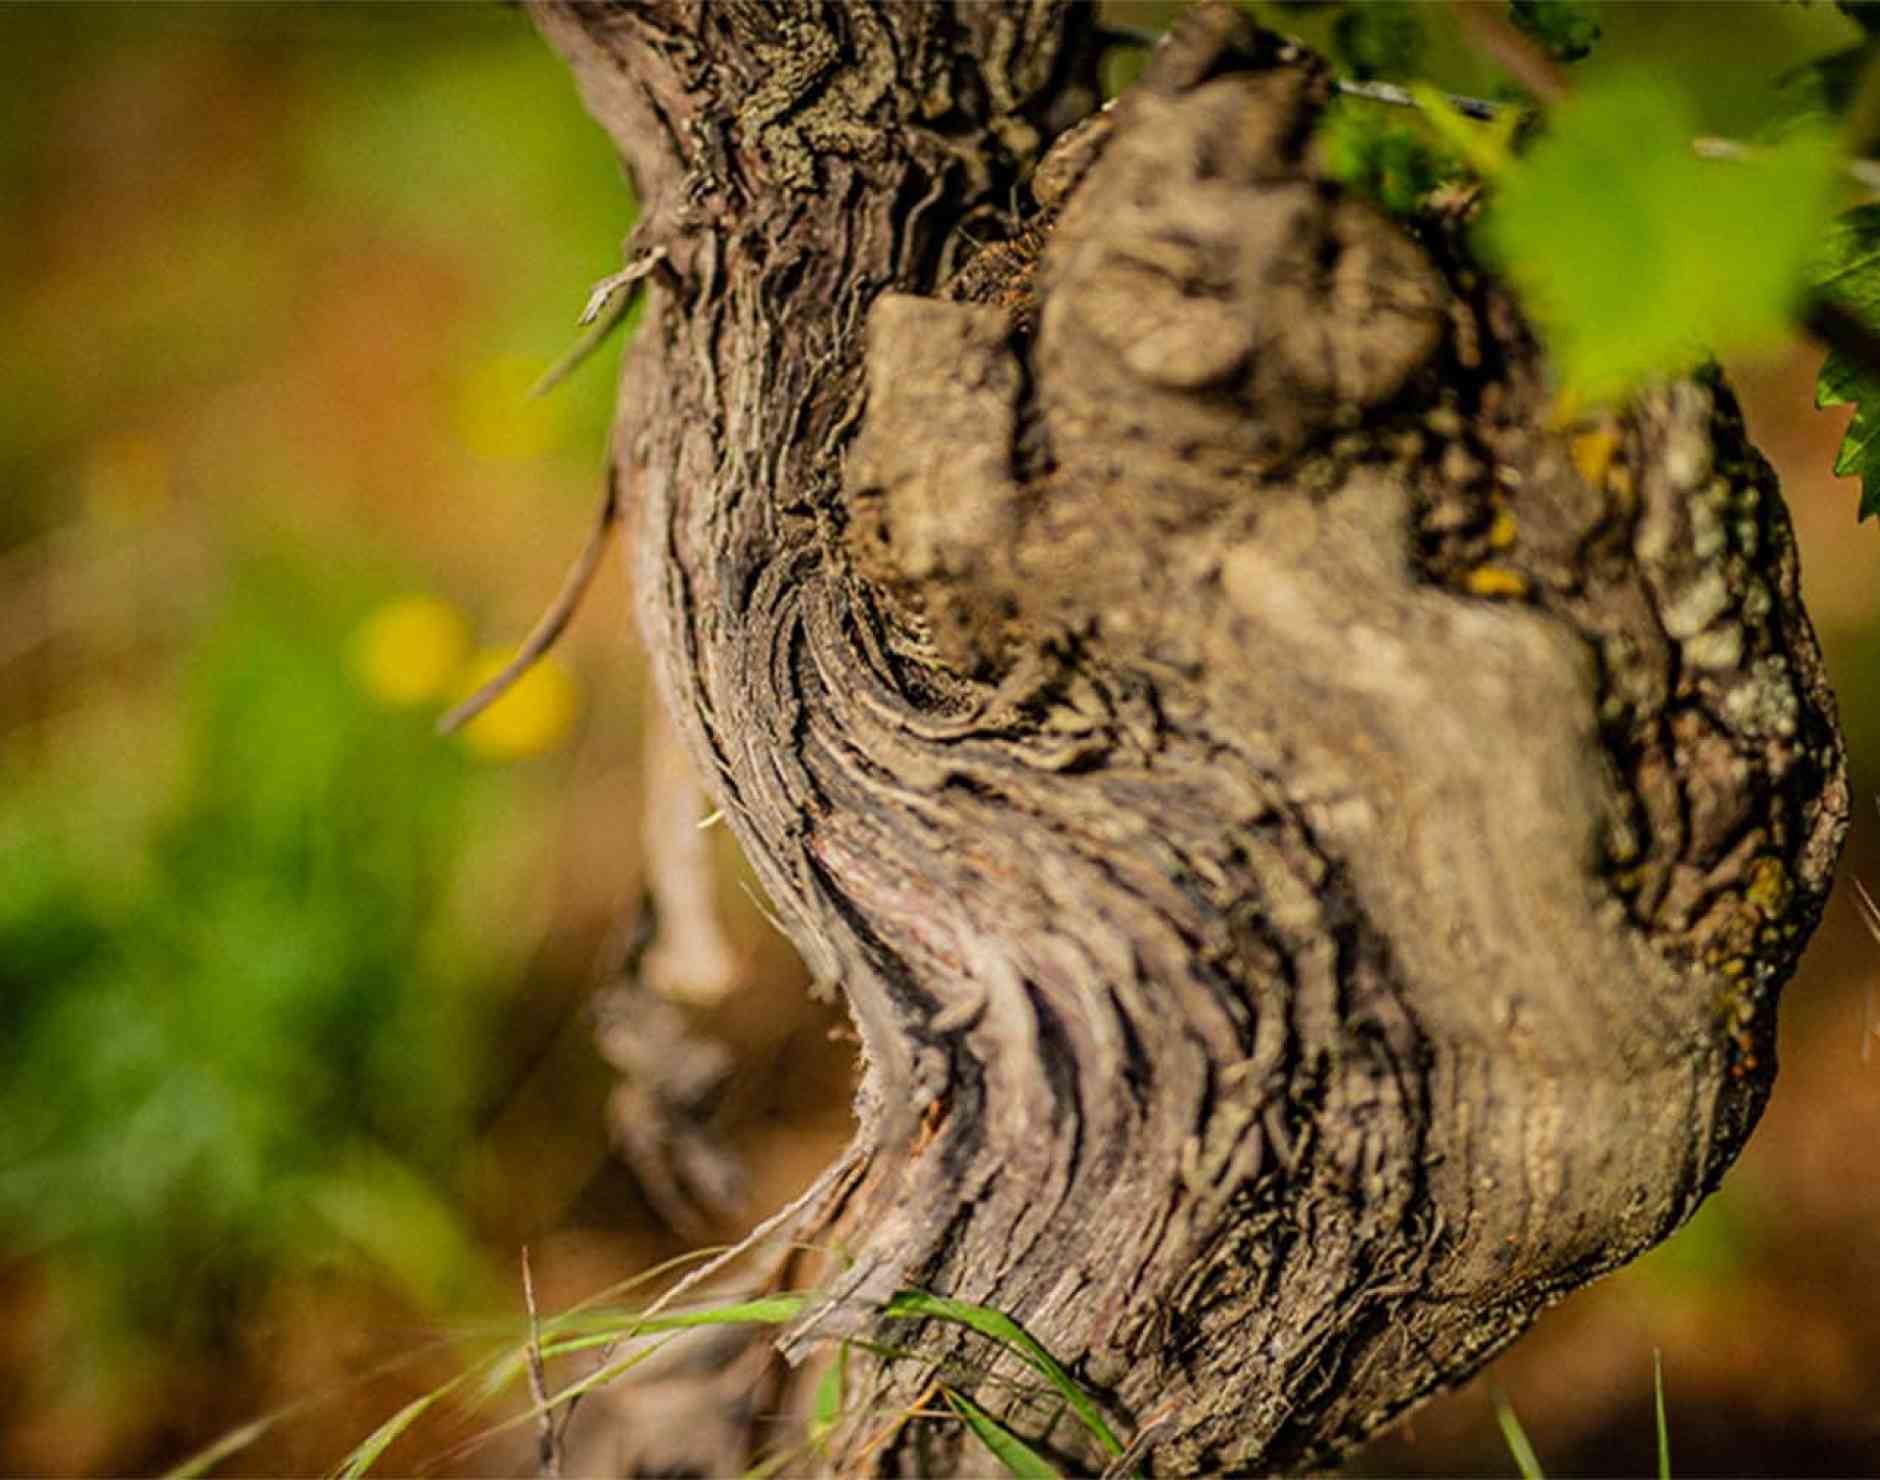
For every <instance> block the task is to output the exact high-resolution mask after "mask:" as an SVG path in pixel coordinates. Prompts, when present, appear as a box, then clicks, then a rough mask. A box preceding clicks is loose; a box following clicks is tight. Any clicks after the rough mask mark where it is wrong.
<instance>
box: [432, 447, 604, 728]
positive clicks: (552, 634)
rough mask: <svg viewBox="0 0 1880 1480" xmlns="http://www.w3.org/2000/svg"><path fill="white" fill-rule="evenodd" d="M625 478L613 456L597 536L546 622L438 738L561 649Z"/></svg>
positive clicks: (447, 717)
mask: <svg viewBox="0 0 1880 1480" xmlns="http://www.w3.org/2000/svg"><path fill="white" fill-rule="evenodd" d="M619 479H620V475H619V473H618V472H617V471H616V469H615V466H614V460H613V457H612V455H611V454H610V455H609V457H608V459H607V488H606V491H605V493H604V494H603V495H602V497H601V506H600V509H599V511H598V513H597V514H596V515H595V519H594V529H593V532H592V533H590V534H589V535H588V538H587V543H586V544H585V545H584V546H582V548H581V553H580V554H579V555H577V556H576V557H575V561H574V564H573V565H571V566H570V567H569V568H568V574H567V576H566V577H565V578H564V579H563V581H562V583H561V590H560V591H559V592H557V593H556V595H555V599H554V601H553V602H552V603H551V604H550V605H549V608H548V610H547V611H545V612H543V613H542V619H541V620H540V621H539V622H537V623H536V624H535V630H534V631H532V632H531V633H530V634H529V635H528V636H527V637H526V638H524V639H523V642H522V646H521V647H520V648H519V649H517V651H516V656H515V657H513V658H511V659H510V660H509V661H508V662H507V663H506V664H504V665H503V671H502V672H501V673H498V674H497V675H496V676H495V677H494V678H492V679H491V680H490V681H489V682H488V683H486V684H484V685H483V686H482V687H481V688H479V689H478V690H477V691H476V692H475V693H474V694H472V695H471V696H470V697H469V698H468V699H465V700H464V701H463V703H461V704H459V705H457V706H456V707H455V708H453V709H450V710H448V711H446V712H445V714H444V716H443V717H442V718H441V719H439V720H438V722H437V732H438V733H439V734H440V735H448V734H450V733H452V732H453V731H455V730H460V729H462V728H463V727H464V726H465V725H467V724H469V723H470V721H471V720H473V719H475V718H476V717H477V716H478V715H479V714H481V713H482V712H483V711H484V710H486V709H488V708H489V707H490V705H492V704H494V703H495V702H496V701H497V700H498V699H500V698H502V696H503V695H504V694H506V693H508V692H509V690H510V688H511V686H512V685H513V684H514V683H515V682H516V680H517V679H519V678H521V677H522V675H523V674H525V673H527V672H528V671H529V670H530V669H531V668H533V667H534V666H535V665H536V664H537V663H538V662H540V661H541V658H542V655H543V654H544V653H546V652H547V651H548V650H549V649H550V648H552V647H553V646H554V645H555V642H556V640H557V639H558V638H560V636H561V634H562V632H563V630H564V629H565V628H566V627H567V625H568V623H569V621H570V620H571V619H572V618H573V616H574V614H575V612H576V611H577V610H579V608H580V606H581V598H582V597H583V596H585V595H587V589H588V586H589V584H590V583H592V581H593V579H594V572H595V571H596V570H598V569H599V568H600V563H601V556H602V555H603V554H605V553H606V550H607V542H608V540H609V539H610V538H611V537H612V535H613V532H614V526H615V525H617V524H618V523H619V522H620V505H621V499H620V481H619Z"/></svg>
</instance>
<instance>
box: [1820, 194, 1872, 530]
mask: <svg viewBox="0 0 1880 1480" xmlns="http://www.w3.org/2000/svg"><path fill="white" fill-rule="evenodd" d="M1813 276H1814V283H1815V288H1816V290H1817V291H1819V292H1821V293H1824V294H1826V295H1828V296H1829V297H1831V298H1833V299H1834V300H1835V301H1836V302H1837V303H1839V304H1841V305H1842V307H1844V308H1846V309H1847V310H1848V311H1849V312H1851V313H1855V314H1858V315H1859V316H1860V317H1861V318H1863V319H1865V320H1866V321H1867V322H1868V323H1869V324H1880V205H1867V206H1857V207H1856V208H1855V209H1854V210H1851V211H1849V212H1847V213H1846V214H1845V215H1842V216H1838V217H1836V218H1835V220H1834V221H1833V222H1832V223H1831V224H1830V225H1829V227H1828V230H1827V232H1826V233H1825V234H1824V236H1823V238H1822V242H1821V246H1820V250H1819V252H1818V254H1817V256H1816V260H1815V264H1814V273H1813ZM1815 404H1816V405H1817V406H1819V407H1823V408H1826V407H1829V406H1852V407H1853V408H1854V419H1853V421H1851V422H1850V423H1849V424H1848V428H1847V435H1846V436H1844V437H1843V438H1842V439H1841V446H1840V449H1839V451H1837V452H1836V453H1835V455H1834V472H1835V476H1836V477H1839V478H1859V479H1860V518H1862V519H1866V518H1868V517H1870V516H1880V376H1876V375H1874V374H1873V373H1872V372H1871V371H1867V370H1863V369H1862V368H1861V367H1860V366H1859V365H1856V364H1855V363H1854V362H1853V361H1852V360H1850V359H1848V358H1847V357H1846V356H1845V355H1843V354H1842V353H1841V352H1840V351H1839V350H1835V351H1833V352H1832V353H1830V354H1829V356H1828V358H1827V360H1826V361H1825V362H1824V363H1823V364H1822V367H1821V373H1820V374H1819V375H1818V376H1817V377H1816V378H1815Z"/></svg>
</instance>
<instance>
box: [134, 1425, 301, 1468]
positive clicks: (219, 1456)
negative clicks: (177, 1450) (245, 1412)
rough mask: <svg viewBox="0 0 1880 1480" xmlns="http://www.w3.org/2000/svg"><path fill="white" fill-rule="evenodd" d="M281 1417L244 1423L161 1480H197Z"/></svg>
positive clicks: (200, 1450)
mask: <svg viewBox="0 0 1880 1480" xmlns="http://www.w3.org/2000/svg"><path fill="white" fill-rule="evenodd" d="M280 1416H281V1415H280V1414H278V1413H271V1414H269V1415H268V1416H267V1417H265V1418H257V1419H256V1420H255V1421H254V1422H253V1423H245V1424H243V1425H242V1426H241V1427H240V1428H239V1429H233V1430H231V1431H230V1432H228V1433H226V1434H224V1435H223V1436H222V1437H221V1438H220V1439H217V1440H216V1441H215V1442H214V1443H213V1444H211V1445H209V1446H208V1447H207V1448H205V1449H198V1450H197V1451H196V1452H195V1453H194V1454H192V1455H191V1456H190V1457H189V1458H188V1459H186V1460H184V1461H183V1462H182V1463H181V1464H180V1465H178V1466H177V1467H176V1468H175V1469H173V1470H169V1471H167V1472H165V1474H164V1476H163V1480H197V1477H198V1476H202V1475H206V1474H208V1473H209V1471H211V1470H213V1469H214V1468H215V1467H216V1466H217V1465H219V1464H221V1463H222V1461H223V1460H225V1459H227V1458H228V1457H229V1456H230V1455H231V1454H239V1453H240V1452H241V1451H242V1450H244V1449H246V1448H247V1447H248V1446H249V1445H250V1444H252V1443H254V1442H255V1440H257V1439H259V1438H260V1437H261V1436H262V1435H263V1434H265V1433H267V1431H268V1430H269V1429H271V1428H273V1427H274V1421H275V1420H276V1419H277V1418H279V1417H280Z"/></svg>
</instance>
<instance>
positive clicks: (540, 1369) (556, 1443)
mask: <svg viewBox="0 0 1880 1480" xmlns="http://www.w3.org/2000/svg"><path fill="white" fill-rule="evenodd" d="M522 1300H523V1304H525V1305H526V1306H528V1308H529V1392H530V1394H531V1395H532V1396H533V1397H534V1399H535V1406H536V1410H537V1412H538V1414H539V1417H538V1419H537V1422H538V1423H539V1424H540V1425H541V1429H542V1437H541V1442H540V1445H539V1447H538V1448H537V1450H536V1454H537V1463H538V1464H539V1466H540V1472H541V1473H542V1474H544V1475H546V1476H548V1477H549V1480H559V1477H560V1475H561V1432H560V1430H559V1429H557V1428H556V1427H555V1410H554V1409H553V1408H552V1407H550V1406H549V1402H548V1372H547V1369H546V1368H545V1367H544V1366H543V1364H542V1321H541V1317H540V1316H539V1315H538V1314H537V1312H536V1308H535V1275H534V1273H533V1272H532V1271H531V1270H530V1268H529V1246H528V1245H527V1244H524V1245H523V1246H522Z"/></svg>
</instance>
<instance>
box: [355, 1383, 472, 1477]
mask: <svg viewBox="0 0 1880 1480" xmlns="http://www.w3.org/2000/svg"><path fill="white" fill-rule="evenodd" d="M455 1386H457V1384H456V1383H454V1382H447V1383H445V1384H444V1386H442V1387H438V1388H432V1389H431V1391H430V1392H428V1393H426V1394H425V1395H424V1396H423V1397H421V1398H413V1399H412V1400H411V1401H410V1402H409V1403H407V1404H405V1406H404V1407H403V1408H400V1409H399V1410H398V1412H396V1413H394V1414H393V1415H392V1416H391V1417H390V1418H388V1419H386V1420H385V1422H384V1423H382V1424H380V1425H379V1426H378V1427H377V1428H376V1429H374V1430H373V1431H372V1432H371V1433H370V1434H368V1435H367V1436H366V1439H365V1442H364V1443H362V1444H360V1445H359V1446H358V1448H356V1449H354V1450H353V1452H352V1453H351V1454H349V1455H347V1456H346V1460H345V1463H344V1464H342V1465H341V1466H340V1467H339V1469H338V1470H337V1471H336V1472H335V1474H336V1475H337V1476H338V1480H359V1477H360V1476H361V1475H363V1474H365V1472H366V1471H367V1470H369V1469H371V1468H372V1467H373V1466H374V1465H375V1464H377V1463H378V1462H379V1456H380V1455H382V1454H384V1453H385V1451H386V1450H387V1449H389V1448H391V1446H392V1441H393V1440H394V1439H396V1438H397V1437H398V1436H399V1435H400V1434H402V1433H404V1432H405V1430H406V1429H408V1428H410V1427H411V1426H412V1425H413V1424H414V1423H416V1422H417V1421H418V1420H419V1419H420V1418H422V1417H423V1416H424V1413H425V1410H427V1409H428V1408H430V1407H431V1405H432V1404H434V1403H436V1402H437V1400H438V1399H439V1398H441V1397H443V1396H444V1394H446V1393H448V1392H449V1391H450V1390H451V1389H452V1388H454V1387H455Z"/></svg>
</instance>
